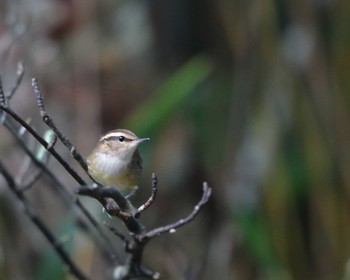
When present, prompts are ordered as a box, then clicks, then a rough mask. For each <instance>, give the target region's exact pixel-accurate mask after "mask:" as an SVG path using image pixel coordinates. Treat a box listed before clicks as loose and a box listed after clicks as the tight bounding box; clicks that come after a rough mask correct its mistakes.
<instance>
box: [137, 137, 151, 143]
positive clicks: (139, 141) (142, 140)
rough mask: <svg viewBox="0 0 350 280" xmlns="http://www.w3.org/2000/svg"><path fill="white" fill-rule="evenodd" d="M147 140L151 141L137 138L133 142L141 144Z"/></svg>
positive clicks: (147, 139)
mask: <svg viewBox="0 0 350 280" xmlns="http://www.w3.org/2000/svg"><path fill="white" fill-rule="evenodd" d="M149 140H151V139H150V138H138V139H136V140H134V141H135V142H137V143H141V142H144V141H149Z"/></svg>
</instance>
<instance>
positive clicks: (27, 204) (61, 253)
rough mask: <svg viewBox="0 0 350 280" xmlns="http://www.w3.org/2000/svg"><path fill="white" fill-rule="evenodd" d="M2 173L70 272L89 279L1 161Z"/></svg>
mask: <svg viewBox="0 0 350 280" xmlns="http://www.w3.org/2000/svg"><path fill="white" fill-rule="evenodd" d="M0 173H2V175H3V176H4V178H5V180H6V182H7V184H8V186H9V188H10V190H11V191H12V192H13V193H14V194H15V195H16V196H17V198H18V199H19V200H20V201H21V202H22V204H23V206H24V210H25V213H26V215H27V216H28V217H29V219H30V220H31V221H32V222H33V224H35V226H36V227H37V228H38V229H39V230H40V231H41V232H42V234H43V235H44V236H45V237H46V239H47V240H48V241H49V242H50V244H51V246H52V247H53V248H54V249H55V251H56V252H57V254H58V255H59V256H60V257H61V259H62V261H63V262H64V263H65V264H66V265H67V266H68V268H69V270H70V272H71V273H72V274H73V275H74V276H75V277H77V278H78V279H80V280H88V279H89V278H88V277H87V276H85V275H84V274H83V272H82V271H81V270H80V269H79V268H78V267H77V266H76V265H75V263H74V262H73V261H72V260H71V258H70V257H69V255H68V254H67V253H66V252H65V251H64V250H63V248H62V245H61V244H60V242H58V241H57V239H56V238H55V236H54V235H53V234H52V233H51V231H50V230H49V228H48V227H47V226H46V225H45V223H44V222H43V220H42V219H41V218H40V217H39V216H38V215H37V213H36V212H35V210H34V208H33V207H32V206H31V204H30V202H29V200H27V198H26V197H25V196H24V195H23V193H22V192H21V191H20V189H19V186H18V185H17V184H16V182H15V181H14V179H13V177H12V175H11V174H10V173H9V172H8V170H7V169H6V168H5V166H4V165H3V164H2V162H0Z"/></svg>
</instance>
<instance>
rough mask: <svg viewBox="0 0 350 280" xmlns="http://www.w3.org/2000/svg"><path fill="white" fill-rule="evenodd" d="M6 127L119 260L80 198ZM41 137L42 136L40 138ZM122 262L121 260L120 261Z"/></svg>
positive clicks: (7, 123)
mask: <svg viewBox="0 0 350 280" xmlns="http://www.w3.org/2000/svg"><path fill="white" fill-rule="evenodd" d="M4 125H5V127H6V128H7V129H8V131H9V132H10V133H11V134H12V136H13V137H14V138H15V139H16V140H17V143H18V144H19V146H20V147H21V148H22V149H23V150H24V151H25V153H26V154H27V155H28V156H29V157H30V159H31V160H32V162H33V163H34V164H35V165H36V166H37V167H38V168H39V169H40V170H43V171H44V173H45V175H47V177H48V178H49V179H50V180H51V181H52V184H51V185H52V186H54V187H55V188H56V189H57V190H58V191H60V193H61V194H62V195H64V196H65V197H66V199H68V200H70V201H72V202H73V203H74V204H75V205H76V206H77V207H78V209H79V210H80V211H81V212H82V213H83V215H84V216H85V217H86V218H87V220H88V221H89V222H90V224H91V225H92V226H93V228H94V229H95V230H96V232H97V234H98V235H99V236H100V238H101V242H102V246H103V248H104V249H105V251H106V252H108V256H109V258H110V259H111V260H114V261H115V260H118V257H117V253H116V252H115V250H114V248H113V245H112V243H111V241H110V240H109V238H108V237H107V236H106V234H105V233H104V231H103V230H102V228H101V226H100V224H99V223H98V222H97V221H96V220H95V218H94V217H93V216H92V215H91V214H90V212H89V211H88V210H87V209H86V208H85V206H84V205H83V204H82V203H81V201H80V200H79V198H78V197H76V196H75V195H72V194H71V192H69V191H68V189H67V187H66V186H65V185H63V184H62V183H61V182H60V181H59V180H58V179H57V177H56V176H55V175H54V174H53V173H52V172H51V171H50V170H49V169H48V168H47V166H46V165H45V164H43V162H41V161H39V160H38V159H37V158H36V156H35V155H34V154H33V152H32V151H31V150H30V149H29V148H28V147H27V146H26V143H25V142H24V141H23V139H22V137H21V136H20V135H18V134H17V131H16V129H15V128H14V127H13V126H12V125H11V124H10V123H9V122H8V121H6V122H5V123H4ZM39 137H40V136H39ZM118 262H120V260H118Z"/></svg>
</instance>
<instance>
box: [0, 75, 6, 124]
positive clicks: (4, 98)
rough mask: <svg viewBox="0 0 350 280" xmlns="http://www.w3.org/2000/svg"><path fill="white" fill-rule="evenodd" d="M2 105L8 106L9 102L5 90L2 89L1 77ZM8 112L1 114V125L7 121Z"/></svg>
mask: <svg viewBox="0 0 350 280" xmlns="http://www.w3.org/2000/svg"><path fill="white" fill-rule="evenodd" d="M0 105H1V106H4V107H5V106H7V101H6V96H5V93H4V89H3V87H2V81H1V77H0ZM6 116H7V114H6V112H1V114H0V123H1V124H2V123H4V122H5V120H6Z"/></svg>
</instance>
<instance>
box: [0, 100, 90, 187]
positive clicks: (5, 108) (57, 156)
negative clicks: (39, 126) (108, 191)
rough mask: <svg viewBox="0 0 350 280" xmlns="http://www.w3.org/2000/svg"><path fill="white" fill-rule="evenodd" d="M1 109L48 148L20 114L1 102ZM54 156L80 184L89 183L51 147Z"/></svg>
mask: <svg viewBox="0 0 350 280" xmlns="http://www.w3.org/2000/svg"><path fill="white" fill-rule="evenodd" d="M0 110H3V111H5V112H6V113H8V114H9V115H10V116H11V117H12V118H14V119H15V120H16V121H17V122H18V123H19V124H20V125H22V126H24V127H25V128H26V129H27V130H28V132H29V133H30V134H31V135H32V136H33V137H34V138H35V139H36V140H37V141H38V142H39V143H40V144H41V145H42V146H44V147H45V148H46V149H47V148H48V146H49V144H48V143H47V142H46V141H45V140H44V139H43V138H42V137H40V135H39V134H38V133H37V132H36V131H35V130H34V129H33V128H32V127H31V126H30V125H28V124H27V123H26V122H25V121H24V120H23V119H22V118H21V117H20V116H18V115H17V114H16V113H15V112H14V111H13V110H12V109H10V108H8V107H6V106H4V105H2V104H0ZM50 153H51V154H52V156H53V157H54V158H55V159H56V160H57V161H58V162H59V163H60V164H61V165H62V166H63V168H64V169H66V171H67V172H68V173H69V174H70V175H71V176H72V177H73V178H74V179H75V180H76V181H77V182H78V183H79V184H80V185H82V186H83V185H87V184H86V182H85V181H84V180H83V179H82V178H81V177H80V176H79V175H78V173H77V172H76V171H75V170H74V169H73V168H72V167H71V166H70V165H69V164H68V163H67V162H66V161H65V160H64V159H63V158H62V157H61V155H60V154H59V153H58V152H56V150H55V149H50Z"/></svg>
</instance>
